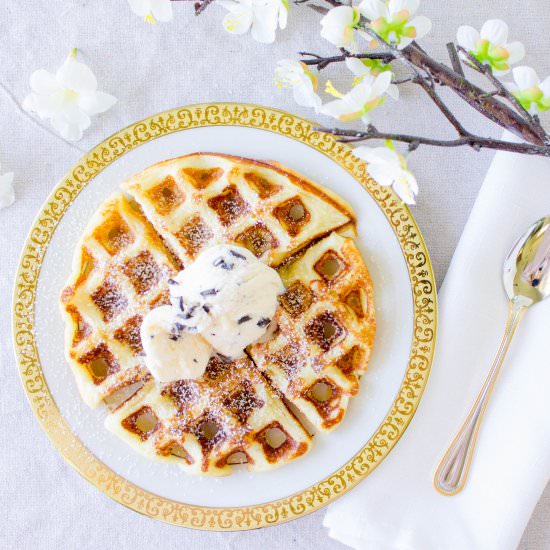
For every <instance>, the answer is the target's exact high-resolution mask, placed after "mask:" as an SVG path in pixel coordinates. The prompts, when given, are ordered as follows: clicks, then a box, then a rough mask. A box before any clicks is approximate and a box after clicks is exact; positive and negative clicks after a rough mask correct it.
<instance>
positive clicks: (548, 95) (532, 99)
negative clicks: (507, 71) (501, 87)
mask: <svg viewBox="0 0 550 550" xmlns="http://www.w3.org/2000/svg"><path fill="white" fill-rule="evenodd" d="M512 76H513V77H514V82H507V83H505V85H506V87H507V88H508V89H509V90H510V91H511V92H512V94H513V95H514V97H515V98H516V99H517V100H518V101H519V102H520V103H521V105H522V106H523V107H524V108H525V109H527V110H528V111H529V112H530V113H531V114H535V113H536V112H537V111H548V110H549V109H550V76H548V77H546V78H545V79H544V80H543V81H542V82H541V81H540V79H539V77H538V75H537V73H536V72H535V69H533V68H531V67H516V68H515V69H513V70H512Z"/></svg>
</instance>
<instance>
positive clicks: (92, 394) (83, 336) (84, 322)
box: [61, 193, 179, 407]
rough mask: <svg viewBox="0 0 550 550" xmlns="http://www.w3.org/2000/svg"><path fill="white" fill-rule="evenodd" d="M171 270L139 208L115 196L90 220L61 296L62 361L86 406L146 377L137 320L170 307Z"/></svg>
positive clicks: (171, 263)
mask: <svg viewBox="0 0 550 550" xmlns="http://www.w3.org/2000/svg"><path fill="white" fill-rule="evenodd" d="M178 271H179V268H178V265H177V263H176V262H175V260H174V259H173V258H172V256H171V254H170V253H169V252H168V250H167V249H166V248H165V246H164V245H163V244H162V241H161V239H160V238H159V236H158V235H157V234H156V232H155V231H153V230H152V228H151V226H150V225H149V224H148V222H147V220H146V219H145V218H144V217H143V215H142V213H141V211H140V210H139V207H138V206H137V205H136V204H135V203H131V202H130V201H128V200H127V199H126V198H125V197H124V196H123V195H122V194H121V193H115V194H113V195H112V196H110V197H109V198H108V199H107V200H106V201H105V202H104V203H103V205H102V206H101V208H100V209H99V211H98V212H96V214H95V215H94V216H93V218H92V219H91V221H90V223H89V225H88V227H87V228H86V230H85V232H84V235H83V236H82V238H81V240H80V242H79V244H78V245H77V248H76V252H75V255H74V258H73V266H72V275H71V277H70V279H69V280H68V282H67V285H66V287H65V288H64V290H63V292H62V294H61V311H62V314H63V316H64V317H65V347H66V358H67V361H68V362H69V365H70V366H71V368H72V371H73V373H74V376H75V378H76V382H77V385H78V388H79V390H80V393H81V395H82V398H83V399H84V401H85V402H86V403H87V404H88V405H89V406H91V407H95V406H97V404H98V403H99V402H100V401H101V400H103V399H105V398H106V397H107V396H109V395H111V394H112V393H114V391H115V390H118V389H120V388H123V387H126V386H130V385H133V384H139V383H140V382H143V381H144V379H146V378H148V377H149V373H148V371H147V369H146V367H145V363H144V360H143V356H142V355H143V349H142V347H141V339H140V335H139V329H140V326H141V321H142V319H143V317H144V315H145V314H146V313H147V312H148V311H149V310H150V309H151V308H153V307H157V306H158V305H161V304H164V303H169V296H168V292H167V290H166V286H167V284H166V281H167V279H169V278H170V277H172V276H174V275H175V274H176V273H177V272H178Z"/></svg>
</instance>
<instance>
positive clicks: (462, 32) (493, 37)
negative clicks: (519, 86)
mask: <svg viewBox="0 0 550 550" xmlns="http://www.w3.org/2000/svg"><path fill="white" fill-rule="evenodd" d="M456 41H457V42H458V44H459V45H460V46H462V47H463V48H464V49H465V50H466V51H467V52H468V53H470V54H471V55H472V56H473V57H475V58H476V59H477V60H478V61H479V62H480V63H484V64H487V65H489V66H490V67H491V68H492V69H493V72H494V73H495V74H506V73H507V72H509V71H510V65H513V64H514V63H517V62H518V61H520V60H521V59H523V57H524V56H525V48H524V46H523V44H522V43H521V42H510V43H508V25H507V24H506V23H505V22H504V21H501V20H500V19H490V20H489V21H486V22H485V23H483V26H482V27H481V31H480V32H478V31H477V30H476V29H474V28H473V27H470V26H469V25H462V26H461V27H459V28H458V31H457V33H456ZM461 57H462V58H464V57H465V56H464V55H463V54H462V53H461Z"/></svg>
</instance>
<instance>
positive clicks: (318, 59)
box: [298, 52, 394, 71]
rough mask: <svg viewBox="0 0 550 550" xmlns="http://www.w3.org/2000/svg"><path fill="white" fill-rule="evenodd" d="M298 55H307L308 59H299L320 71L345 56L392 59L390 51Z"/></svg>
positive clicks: (343, 58) (302, 54)
mask: <svg viewBox="0 0 550 550" xmlns="http://www.w3.org/2000/svg"><path fill="white" fill-rule="evenodd" d="M298 53H299V55H301V56H302V57H303V56H309V57H310V59H301V60H300V61H301V62H302V63H303V64H304V65H315V66H316V67H317V68H318V69H319V70H320V71H321V70H322V69H324V68H325V67H327V66H328V65H330V64H331V63H338V62H340V61H345V60H346V58H347V57H355V58H357V59H379V60H380V61H382V62H383V63H389V62H390V61H392V60H393V59H394V56H393V54H392V53H390V52H378V53H350V52H345V53H342V54H340V55H333V56H330V57H322V56H320V55H317V54H315V53H310V52H298Z"/></svg>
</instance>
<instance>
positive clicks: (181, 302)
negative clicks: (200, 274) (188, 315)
mask: <svg viewBox="0 0 550 550" xmlns="http://www.w3.org/2000/svg"><path fill="white" fill-rule="evenodd" d="M180 309H181V311H183V310H184V309H185V302H184V301H183V296H180Z"/></svg>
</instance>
